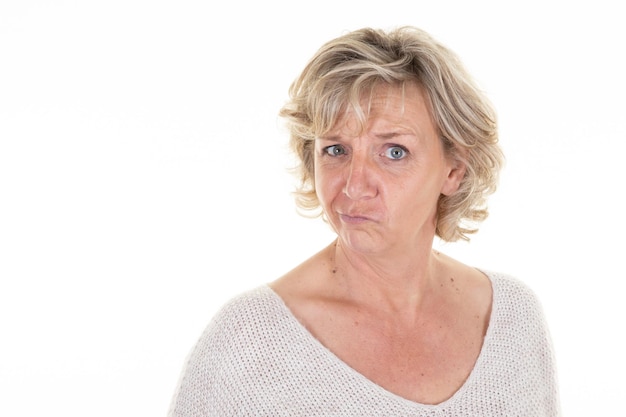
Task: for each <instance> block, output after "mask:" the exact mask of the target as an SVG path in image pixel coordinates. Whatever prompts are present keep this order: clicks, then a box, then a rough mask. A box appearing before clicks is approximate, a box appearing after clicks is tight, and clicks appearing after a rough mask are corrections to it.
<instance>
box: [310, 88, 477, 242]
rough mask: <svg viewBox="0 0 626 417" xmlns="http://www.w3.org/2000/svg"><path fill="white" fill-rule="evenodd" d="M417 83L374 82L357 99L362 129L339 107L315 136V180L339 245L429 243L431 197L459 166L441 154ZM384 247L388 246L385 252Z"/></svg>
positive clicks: (446, 190) (446, 189)
mask: <svg viewBox="0 0 626 417" xmlns="http://www.w3.org/2000/svg"><path fill="white" fill-rule="evenodd" d="M427 103H428V102H427V98H426V95H425V93H424V91H423V89H422V87H421V86H419V85H417V84H414V83H407V84H405V86H404V91H403V90H402V87H401V86H388V85H381V86H379V87H377V88H375V89H374V92H373V95H372V97H371V99H370V97H367V98H366V99H364V101H362V103H361V104H362V108H363V109H368V115H369V116H368V120H367V123H366V125H365V128H364V129H358V122H357V119H356V118H355V117H354V115H353V114H351V112H347V113H346V114H345V115H344V116H343V117H342V118H340V120H339V121H338V123H337V125H336V126H335V127H334V128H333V129H332V130H331V131H330V132H328V134H326V135H324V137H320V138H317V139H316V143H315V150H314V152H315V159H314V160H315V186H316V190H317V195H318V198H319V200H320V202H321V205H322V208H323V210H324V212H325V215H326V217H327V218H328V221H329V222H330V224H331V226H332V227H333V228H334V230H335V231H336V233H337V234H338V236H339V239H340V241H341V242H342V245H344V246H345V247H349V248H351V249H352V250H356V251H358V252H362V253H385V252H389V251H396V252H397V251H403V250H409V251H411V250H412V249H414V248H416V247H419V246H423V245H428V247H430V246H431V245H432V239H433V237H434V234H435V225H436V212H437V201H438V199H439V196H440V195H441V194H446V195H449V194H452V193H454V192H455V191H456V190H457V188H458V186H459V183H460V181H461V179H462V177H463V174H464V173H465V171H464V169H465V168H464V166H463V165H462V164H461V163H460V162H458V161H454V160H452V159H450V158H447V157H446V155H445V153H444V150H443V147H442V144H441V141H440V139H439V137H438V134H437V128H436V126H435V124H434V123H433V121H432V118H431V115H430V111H429V109H428V104H427ZM389 253H391V252H389Z"/></svg>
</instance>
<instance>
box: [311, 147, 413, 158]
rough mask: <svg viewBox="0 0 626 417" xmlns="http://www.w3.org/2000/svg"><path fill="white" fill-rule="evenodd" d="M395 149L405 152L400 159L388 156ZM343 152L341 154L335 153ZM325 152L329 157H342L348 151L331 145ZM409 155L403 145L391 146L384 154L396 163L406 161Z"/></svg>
mask: <svg viewBox="0 0 626 417" xmlns="http://www.w3.org/2000/svg"><path fill="white" fill-rule="evenodd" d="M393 149H400V150H401V151H402V152H403V155H402V156H401V157H400V158H392V157H390V156H388V155H387V154H388V152H389V151H391V150H393ZM337 150H338V151H341V153H335V151H337ZM323 152H324V153H325V154H326V155H328V156H333V157H336V156H342V155H345V154H346V149H345V148H344V147H343V145H330V146H326V147H325V148H324V149H323ZM408 154H409V150H408V149H407V148H405V147H404V146H402V145H394V144H392V145H389V146H388V147H387V149H385V152H384V153H383V155H385V156H387V157H388V158H389V159H391V160H395V161H399V160H400V159H404V158H406V156H407V155H408Z"/></svg>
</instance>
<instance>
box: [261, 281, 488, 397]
mask: <svg viewBox="0 0 626 417" xmlns="http://www.w3.org/2000/svg"><path fill="white" fill-rule="evenodd" d="M480 272H482V273H483V274H484V275H486V276H487V278H489V280H490V282H491V288H492V296H491V297H492V300H491V313H490V315H489V324H488V325H487V331H486V333H485V336H484V338H483V343H482V346H481V349H480V353H479V354H478V357H477V358H476V362H474V366H473V368H472V370H471V372H470V374H469V376H468V377H467V378H466V379H465V381H464V382H463V385H461V387H460V388H459V389H458V390H457V391H456V392H454V393H453V394H452V395H451V396H450V397H449V398H447V399H445V400H444V401H442V402H440V403H437V404H425V403H420V402H417V401H413V400H409V399H407V398H405V397H402V396H401V395H398V394H395V393H393V392H391V391H389V390H387V389H386V388H384V387H383V386H381V385H379V384H377V383H375V382H374V381H372V380H371V379H369V378H367V377H366V376H365V375H363V374H362V373H360V372H358V371H357V370H356V369H354V368H353V367H351V366H350V365H348V364H347V363H346V362H344V361H343V360H342V359H340V358H339V357H338V356H337V355H336V354H335V353H334V352H333V351H331V350H330V349H328V348H327V347H326V346H325V345H324V344H322V342H320V341H319V340H318V339H317V338H316V337H315V336H313V334H312V333H311V332H310V331H309V330H308V329H307V328H306V327H305V326H304V325H303V324H302V323H301V322H300V320H298V318H297V317H296V316H295V314H293V312H292V311H291V309H290V308H289V307H288V306H287V304H286V303H285V302H284V300H283V299H282V297H281V296H280V295H278V294H277V293H276V292H275V291H274V290H273V289H272V288H271V287H270V286H269V284H266V285H264V287H265V289H266V291H268V292H269V294H270V295H271V296H272V297H273V298H274V299H275V300H276V301H277V302H278V303H279V305H280V308H281V310H282V311H283V313H284V314H285V315H286V316H287V318H288V320H289V321H290V322H291V323H292V325H293V326H294V328H295V329H296V330H297V331H298V332H299V333H300V335H301V336H303V337H304V338H305V339H306V340H308V341H309V343H310V344H311V345H312V346H314V347H315V349H316V350H317V351H319V352H322V353H323V355H324V356H325V357H326V358H327V359H328V360H329V361H331V362H334V363H335V364H337V365H339V366H340V367H341V368H342V369H343V370H344V371H345V372H347V373H349V374H351V375H352V376H353V377H355V378H356V379H357V380H359V381H360V382H361V384H363V385H365V386H367V387H368V388H370V389H372V390H374V391H377V392H378V393H380V394H381V395H382V396H385V397H388V398H391V399H393V400H395V401H398V402H400V403H404V404H405V405H406V404H408V405H409V406H411V407H417V408H420V409H444V408H448V407H451V406H452V405H453V404H454V403H456V402H457V401H458V400H459V399H460V398H462V397H463V395H464V393H465V392H466V391H467V390H468V389H469V387H470V386H471V385H472V382H473V381H474V380H475V379H476V378H478V375H479V374H480V372H481V370H482V368H483V366H484V362H485V360H486V356H488V354H487V351H488V350H489V349H490V345H491V340H492V338H493V332H494V330H493V328H494V325H495V317H497V315H498V313H499V300H500V297H499V288H498V285H497V284H498V282H497V281H498V280H497V276H496V275H495V274H493V273H491V272H487V271H484V270H480Z"/></svg>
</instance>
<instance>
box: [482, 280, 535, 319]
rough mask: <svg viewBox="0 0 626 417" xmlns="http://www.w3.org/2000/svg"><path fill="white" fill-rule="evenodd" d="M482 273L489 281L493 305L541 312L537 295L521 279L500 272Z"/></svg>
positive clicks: (511, 309) (506, 308)
mask: <svg viewBox="0 0 626 417" xmlns="http://www.w3.org/2000/svg"><path fill="white" fill-rule="evenodd" d="M483 273H485V274H486V275H487V276H488V277H489V279H490V281H491V285H492V288H493V303H494V307H496V306H497V307H499V308H501V309H504V310H507V311H519V312H524V313H528V312H535V313H536V314H539V315H542V314H543V312H542V306H541V302H540V300H539V297H538V296H537V294H536V293H535V291H534V290H533V289H532V288H531V287H530V286H529V285H528V284H526V283H525V282H524V281H523V280H521V279H519V278H517V277H515V276H513V275H509V274H505V273H501V272H493V271H483Z"/></svg>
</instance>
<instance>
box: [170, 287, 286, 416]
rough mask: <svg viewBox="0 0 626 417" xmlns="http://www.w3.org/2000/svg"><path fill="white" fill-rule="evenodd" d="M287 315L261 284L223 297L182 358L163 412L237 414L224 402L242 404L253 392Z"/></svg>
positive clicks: (198, 414)
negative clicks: (167, 409) (169, 403)
mask: <svg viewBox="0 0 626 417" xmlns="http://www.w3.org/2000/svg"><path fill="white" fill-rule="evenodd" d="M289 320H290V319H289V316H288V313H287V311H286V309H285V308H284V305H283V304H282V301H281V300H280V298H279V297H278V296H277V295H276V294H275V293H274V292H273V291H272V290H271V289H270V288H269V287H267V286H261V287H258V288H255V289H252V290H249V291H247V292H244V293H242V294H239V295H237V296H235V297H234V298H232V299H231V300H230V301H228V302H227V303H225V304H224V305H223V306H222V307H221V308H220V310H219V311H218V312H217V313H216V314H215V315H214V316H213V318H212V319H211V321H210V323H209V324H208V326H207V327H206V328H205V330H204V332H203V333H202V335H201V336H200V338H199V340H198V341H197V343H196V345H195V346H194V348H193V349H192V351H191V353H190V354H189V356H188V358H187V361H186V364H185V366H184V369H183V372H182V375H181V378H180V380H179V384H178V387H177V389H176V393H175V395H174V399H173V402H172V406H171V409H170V414H169V416H177V417H178V416H186V417H189V416H208V415H224V416H226V415H238V414H237V413H236V410H235V409H234V408H233V407H231V406H229V404H231V405H232V403H231V401H238V402H240V403H241V404H244V403H245V402H246V401H247V394H246V393H248V394H249V393H250V392H254V389H256V388H255V386H257V385H258V383H259V377H260V376H262V373H263V370H264V369H265V370H266V367H265V364H266V363H267V361H268V358H267V356H268V355H271V354H272V352H273V351H275V350H276V349H275V347H276V346H277V345H279V344H280V339H281V337H286V336H285V335H286V334H288V333H289V330H285V329H288V326H289V325H290V322H289ZM224 401H226V402H224Z"/></svg>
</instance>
